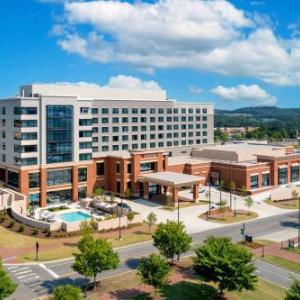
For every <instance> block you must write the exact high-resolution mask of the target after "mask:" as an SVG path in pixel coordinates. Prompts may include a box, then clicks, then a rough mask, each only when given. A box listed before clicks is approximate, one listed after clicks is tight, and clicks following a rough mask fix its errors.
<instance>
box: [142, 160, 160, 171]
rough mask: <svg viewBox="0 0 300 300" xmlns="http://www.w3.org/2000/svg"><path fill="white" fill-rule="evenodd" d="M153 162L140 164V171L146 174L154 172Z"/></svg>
mask: <svg viewBox="0 0 300 300" xmlns="http://www.w3.org/2000/svg"><path fill="white" fill-rule="evenodd" d="M155 164H156V163H155V162H146V163H141V167H140V171H141V172H147V171H155Z"/></svg>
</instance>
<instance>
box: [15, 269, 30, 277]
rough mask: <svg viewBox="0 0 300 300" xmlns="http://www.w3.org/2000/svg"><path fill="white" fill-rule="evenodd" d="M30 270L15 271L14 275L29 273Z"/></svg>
mask: <svg viewBox="0 0 300 300" xmlns="http://www.w3.org/2000/svg"><path fill="white" fill-rule="evenodd" d="M31 272H32V270H25V271H21V272H17V273H15V275H16V276H19V275H22V274H28V273H31Z"/></svg>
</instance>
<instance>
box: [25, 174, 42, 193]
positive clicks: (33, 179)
mask: <svg viewBox="0 0 300 300" xmlns="http://www.w3.org/2000/svg"><path fill="white" fill-rule="evenodd" d="M28 180H29V188H30V189H34V188H38V187H40V173H39V172H35V173H29V174H28Z"/></svg>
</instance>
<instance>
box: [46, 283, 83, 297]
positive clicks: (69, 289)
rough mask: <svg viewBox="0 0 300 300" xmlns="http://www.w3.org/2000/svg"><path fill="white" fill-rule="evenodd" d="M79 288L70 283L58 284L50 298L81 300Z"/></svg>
mask: <svg viewBox="0 0 300 300" xmlns="http://www.w3.org/2000/svg"><path fill="white" fill-rule="evenodd" d="M82 299H83V297H82V293H81V289H80V288H78V287H75V286H72V285H70V284H66V285H62V286H58V287H56V288H55V289H54V292H53V295H52V297H51V298H50V300H82Z"/></svg>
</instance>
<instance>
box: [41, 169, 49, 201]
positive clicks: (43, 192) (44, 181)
mask: <svg viewBox="0 0 300 300" xmlns="http://www.w3.org/2000/svg"><path fill="white" fill-rule="evenodd" d="M40 176H41V200H40V201H41V202H40V206H41V207H45V206H47V169H42V168H41V170H40Z"/></svg>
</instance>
